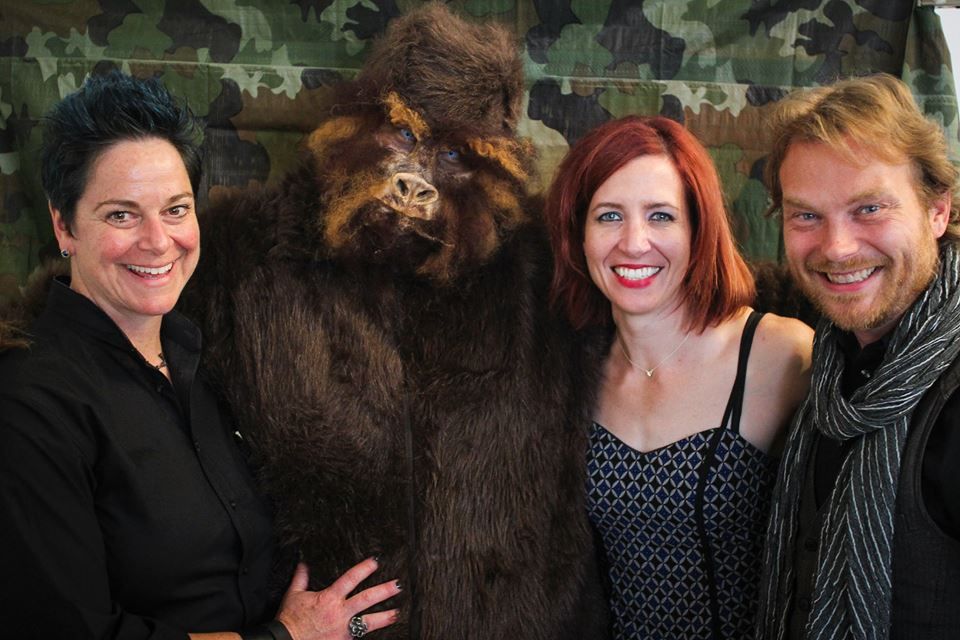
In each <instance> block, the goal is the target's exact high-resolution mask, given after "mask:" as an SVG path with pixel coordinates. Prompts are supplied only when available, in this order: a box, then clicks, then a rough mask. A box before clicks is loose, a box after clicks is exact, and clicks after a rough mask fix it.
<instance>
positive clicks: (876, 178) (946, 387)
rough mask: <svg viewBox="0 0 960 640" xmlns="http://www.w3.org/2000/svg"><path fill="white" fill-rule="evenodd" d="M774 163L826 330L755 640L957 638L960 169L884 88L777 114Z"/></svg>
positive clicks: (777, 519) (805, 278) (855, 88)
mask: <svg viewBox="0 0 960 640" xmlns="http://www.w3.org/2000/svg"><path fill="white" fill-rule="evenodd" d="M774 134H775V136H774V137H775V143H774V148H773V151H772V153H771V154H770V157H769V159H768V164H767V181H768V186H769V188H770V191H771V194H772V198H773V208H774V209H776V210H779V211H780V212H782V215H783V234H784V244H785V247H786V255H787V260H788V263H789V266H790V270H791V273H792V275H793V277H794V279H795V280H796V282H797V283H798V284H799V286H800V287H801V288H802V289H803V291H804V292H805V293H806V294H807V296H808V297H809V298H810V299H811V300H812V301H813V302H814V303H815V304H816V306H817V307H818V308H819V310H820V312H821V313H822V314H823V316H824V319H823V320H822V321H821V322H820V324H819V325H818V327H817V334H816V338H815V340H814V352H813V362H814V365H813V380H812V381H811V389H810V393H809V395H808V397H807V399H806V401H805V402H804V404H803V405H802V407H801V409H800V411H799V412H798V414H797V417H796V418H795V420H794V424H793V426H792V429H791V433H790V436H789V441H788V444H787V448H786V450H785V452H784V458H783V461H782V464H781V468H780V474H779V478H778V483H777V489H776V493H775V497H774V507H773V512H772V519H771V524H770V529H769V536H768V548H767V551H766V556H765V569H764V580H765V584H764V585H763V586H762V587H761V592H762V594H763V596H762V602H761V608H760V612H759V617H758V620H759V622H758V625H759V630H758V632H759V637H761V638H764V639H765V640H766V639H768V638H769V639H780V638H790V639H794V638H816V639H820V638H876V639H884V638H924V639H925V640H927V639H935V638H957V637H960V482H958V481H957V478H956V475H955V473H956V472H955V471H954V470H955V469H960V391H958V388H960V251H958V247H957V240H958V237H960V235H958V233H957V220H958V211H957V207H956V203H955V200H954V193H955V191H956V188H957V182H958V180H957V169H956V167H954V165H952V164H951V163H950V161H949V159H948V157H947V147H946V143H945V139H944V135H943V132H942V130H941V128H940V127H939V126H938V125H937V124H935V123H933V122H931V121H928V120H927V119H925V118H924V116H923V115H922V114H921V113H920V111H919V110H918V109H917V106H916V104H915V102H914V100H913V98H912V96H911V95H910V92H909V91H908V90H907V88H906V87H905V86H904V85H903V84H902V83H901V82H900V81H899V80H897V79H895V78H893V77H890V76H886V75H878V76H872V77H868V78H860V79H854V80H846V81H842V82H838V83H836V84H834V85H831V86H828V87H821V88H818V89H814V90H810V91H806V92H802V93H799V94H795V95H792V96H790V97H789V98H787V99H786V100H785V101H784V103H783V104H782V105H781V106H780V108H779V111H778V114H777V117H776V119H775V122H774Z"/></svg>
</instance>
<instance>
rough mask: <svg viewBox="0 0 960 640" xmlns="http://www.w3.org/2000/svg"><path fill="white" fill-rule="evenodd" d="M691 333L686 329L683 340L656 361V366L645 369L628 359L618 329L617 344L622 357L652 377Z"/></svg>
mask: <svg viewBox="0 0 960 640" xmlns="http://www.w3.org/2000/svg"><path fill="white" fill-rule="evenodd" d="M691 333H693V332H692V331H688V332H687V335H685V336H684V337H683V340H681V341H680V344H678V345H677V346H676V347H674V348H673V351H671V352H670V353H668V354H667V357H666V358H664V359H663V360H661V361H660V362H658V363H657V364H656V366H654V367H653V368H651V369H647V368H645V367H641V366H640V365H638V364H637V363H636V362H634V361H633V360H631V359H630V356H629V354H627V348H626V347H624V346H623V338H621V337H620V332H619V331H617V344H618V345H620V351H622V352H623V357H624V358H626V359H627V362H629V363H630V364H631V365H633V366H634V367H635V368H637V369H640V371H643V372H644V373H645V374H647V377H648V378H652V377H653V372H654V371H656V370H657V369H659V368H660V365H662V364H663V363H664V362H666V361H667V360H669V359H670V358H672V357H673V355H674V354H675V353H676V352H677V351H680V347H682V346H683V345H684V343H686V341H687V340H688V339H689V338H690V334H691Z"/></svg>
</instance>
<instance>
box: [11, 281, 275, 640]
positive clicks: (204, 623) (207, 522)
mask: <svg viewBox="0 0 960 640" xmlns="http://www.w3.org/2000/svg"><path fill="white" fill-rule="evenodd" d="M31 335H32V339H33V344H32V346H31V348H30V349H29V350H15V351H9V352H7V353H5V354H3V355H2V356H0V575H2V579H0V584H3V586H2V587H0V635H3V636H4V637H7V636H9V637H17V638H29V637H37V638H55V637H58V638H71V639H75V638H86V637H96V638H130V639H133V638H184V637H185V634H186V632H188V631H189V632H198V631H225V630H238V629H241V628H243V627H244V626H247V625H250V624H252V623H256V622H261V621H263V620H264V619H266V618H269V614H270V613H272V612H271V611H268V609H269V608H270V603H269V602H268V599H269V598H268V588H267V584H268V577H269V572H270V567H271V562H272V555H273V543H272V538H271V522H270V516H269V513H268V510H267V508H266V505H265V504H264V502H263V501H262V500H261V498H260V497H259V496H258V495H257V493H256V492H255V488H254V484H253V480H252V478H251V476H250V474H249V472H248V471H247V469H246V466H245V463H244V460H243V457H242V456H241V455H240V452H239V450H238V447H237V444H236V442H234V437H235V436H234V435H233V434H231V433H230V430H229V429H228V428H227V425H226V423H225V421H224V420H223V418H222V415H221V412H220V410H219V407H218V406H217V403H216V400H215V398H214V396H213V394H212V393H211V391H210V389H209V388H208V387H207V385H206V384H205V383H204V381H203V379H202V376H201V375H198V366H199V352H200V335H199V332H198V331H197V329H196V327H194V326H193V325H192V324H191V323H189V322H188V321H187V320H186V319H185V318H183V317H181V316H179V315H178V314H176V313H170V314H168V315H167V316H165V317H164V320H163V327H162V330H161V339H162V342H163V349H164V353H165V356H166V359H167V362H168V366H169V371H170V374H171V377H172V379H173V384H171V383H170V382H169V381H168V380H167V379H166V378H165V377H164V376H163V374H162V373H160V372H159V371H157V370H156V369H154V368H153V367H151V366H150V365H149V364H148V363H147V362H146V361H145V360H144V359H143V358H142V357H141V356H140V354H139V353H138V352H137V351H136V349H134V347H133V346H132V345H131V344H130V342H129V341H128V340H127V338H126V336H124V335H123V333H122V332H121V331H120V330H119V329H118V328H117V326H116V325H115V324H114V323H113V322H112V321H111V320H110V318H109V317H108V316H107V315H106V314H104V313H103V312H102V311H101V310H100V309H99V308H97V307H96V306H95V305H94V304H93V303H92V302H91V301H90V300H88V299H87V298H85V297H84V296H82V295H80V294H77V293H76V292H74V291H72V290H70V289H69V288H68V287H67V286H66V285H64V284H63V283H60V282H55V283H53V287H52V290H51V293H50V296H49V299H48V303H47V308H46V309H45V311H44V313H43V314H42V316H41V317H40V318H39V319H38V320H37V322H36V323H35V324H34V326H33V328H32V330H31Z"/></svg>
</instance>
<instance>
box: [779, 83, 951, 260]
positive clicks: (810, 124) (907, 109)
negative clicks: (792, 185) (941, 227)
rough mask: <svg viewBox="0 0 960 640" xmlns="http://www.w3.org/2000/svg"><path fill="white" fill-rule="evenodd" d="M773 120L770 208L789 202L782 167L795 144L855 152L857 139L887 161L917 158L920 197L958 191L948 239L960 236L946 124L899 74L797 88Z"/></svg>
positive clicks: (928, 199)
mask: <svg viewBox="0 0 960 640" xmlns="http://www.w3.org/2000/svg"><path fill="white" fill-rule="evenodd" d="M770 126H771V128H772V133H773V140H774V143H773V149H772V150H771V151H770V155H769V156H767V161H766V166H765V167H764V173H765V178H766V182H767V188H768V189H769V190H770V196H771V199H772V204H771V206H770V210H769V212H770V213H774V212H777V211H779V210H780V208H781V207H782V206H783V187H782V186H781V184H780V167H781V166H782V165H783V161H784V159H785V158H786V156H787V151H788V150H789V148H790V145H791V144H793V143H794V142H819V143H822V144H825V145H827V146H829V147H830V148H832V149H834V150H836V151H839V152H841V153H845V154H848V155H850V154H852V153H853V151H852V147H851V143H856V144H858V145H862V146H864V147H866V148H867V149H869V150H871V151H872V152H873V153H875V154H876V155H877V157H879V158H881V159H883V160H885V161H889V162H891V163H898V162H904V161H909V162H911V163H912V164H913V166H914V169H915V172H916V182H917V184H916V187H917V194H918V196H919V197H920V202H922V203H924V204H926V205H929V204H930V203H932V202H933V201H934V200H935V199H937V198H939V197H941V196H943V195H944V194H947V193H953V194H954V198H953V204H952V207H951V210H950V222H949V225H948V226H947V232H946V233H945V234H944V239H949V240H953V241H955V242H956V241H958V240H960V202H958V198H957V197H956V195H957V188H958V186H960V185H958V183H957V182H958V180H957V176H958V172H957V167H956V166H954V165H953V163H951V162H950V158H949V156H948V154H947V141H946V138H945V136H944V133H943V129H942V128H941V127H940V126H939V125H938V124H937V123H936V122H933V121H931V120H928V119H927V118H926V117H924V115H923V114H922V113H921V112H920V110H919V109H918V108H917V104H916V102H914V99H913V95H912V94H911V93H910V90H909V89H908V88H907V86H906V85H905V84H904V83H903V82H901V81H900V80H898V79H897V78H894V77H893V76H891V75H888V74H885V73H879V74H876V75H872V76H866V77H862V78H852V79H849V80H842V81H840V82H836V83H834V84H832V85H828V86H825V87H817V88H815V89H807V90H801V91H797V92H796V93H793V94H791V95H790V96H788V97H787V98H785V99H784V100H783V101H782V102H781V103H780V104H779V105H777V109H776V111H775V112H774V115H773V117H772V119H771V120H770Z"/></svg>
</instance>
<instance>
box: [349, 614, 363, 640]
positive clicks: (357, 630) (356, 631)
mask: <svg viewBox="0 0 960 640" xmlns="http://www.w3.org/2000/svg"><path fill="white" fill-rule="evenodd" d="M347 630H348V631H349V632H350V637H351V638H362V637H363V636H365V635H367V623H366V622H364V621H363V617H361V616H353V617H352V618H350V624H348V625H347Z"/></svg>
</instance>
